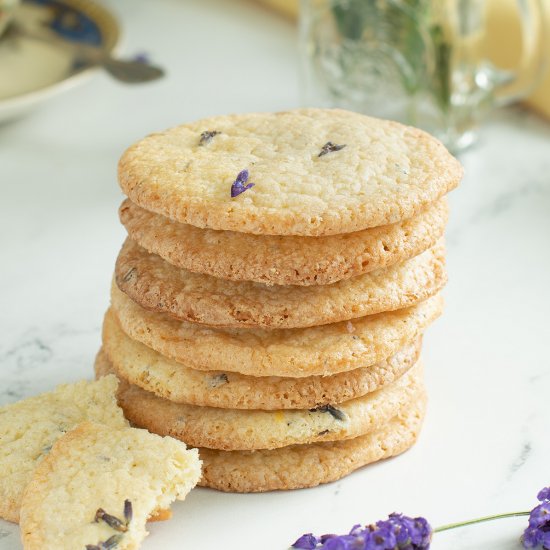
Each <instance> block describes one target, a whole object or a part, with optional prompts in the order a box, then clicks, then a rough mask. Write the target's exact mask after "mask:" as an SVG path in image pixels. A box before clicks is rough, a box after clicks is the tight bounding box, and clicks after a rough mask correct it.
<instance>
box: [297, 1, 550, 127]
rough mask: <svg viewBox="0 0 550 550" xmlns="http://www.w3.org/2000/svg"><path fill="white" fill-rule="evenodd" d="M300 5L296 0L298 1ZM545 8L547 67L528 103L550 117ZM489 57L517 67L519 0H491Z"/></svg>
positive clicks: (549, 21) (548, 5)
mask: <svg viewBox="0 0 550 550" xmlns="http://www.w3.org/2000/svg"><path fill="white" fill-rule="evenodd" d="M295 3H296V5H297V2H295ZM543 3H544V7H545V9H546V13H545V17H546V29H547V35H546V56H547V66H546V70H545V74H544V76H543V78H542V81H541V82H540V83H539V84H538V85H537V87H536V88H535V90H534V91H533V93H532V94H531V95H530V96H529V98H528V99H526V100H525V102H526V103H527V104H528V105H529V106H531V107H533V108H534V109H536V110H537V111H539V112H541V113H543V114H545V115H546V116H548V117H550V36H549V35H548V32H549V31H548V29H550V0H543ZM487 34H488V40H487V41H486V52H485V54H486V55H487V57H488V58H489V59H490V60H491V61H492V62H493V63H494V64H495V65H496V66H497V67H503V68H506V69H515V68H517V66H518V63H519V61H520V52H521V48H522V43H521V27H520V23H519V18H518V9H517V2H516V0H491V1H490V2H489V6H488V12H487Z"/></svg>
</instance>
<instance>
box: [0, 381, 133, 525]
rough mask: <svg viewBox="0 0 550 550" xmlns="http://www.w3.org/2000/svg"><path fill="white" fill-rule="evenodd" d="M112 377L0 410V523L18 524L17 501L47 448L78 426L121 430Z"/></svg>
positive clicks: (61, 388) (59, 389) (60, 388)
mask: <svg viewBox="0 0 550 550" xmlns="http://www.w3.org/2000/svg"><path fill="white" fill-rule="evenodd" d="M117 385H118V382H117V379H116V377H115V376H107V377H105V378H102V379H101V380H98V381H97V382H88V381H82V382H76V383H75V384H65V385H63V386H58V387H57V388H56V389H55V390H53V391H51V392H48V393H43V394H41V395H37V396H35V397H30V398H28V399H24V400H22V401H18V402H16V403H12V404H10V405H5V406H3V407H0V470H1V472H2V475H1V476H0V517H2V518H4V519H7V520H8V521H13V522H17V521H19V509H20V506H21V496H22V494H23V490H24V488H25V486H26V485H27V483H28V482H29V480H30V478H31V476H32V472H33V471H34V469H35V468H36V465H37V464H38V463H39V462H40V461H41V460H42V459H43V457H44V456H46V455H47V454H48V452H49V450H50V448H51V446H52V445H53V443H54V442H55V441H56V440H57V439H58V438H59V437H61V436H62V435H63V434H64V433H65V432H67V431H68V430H71V429H72V428H74V427H75V426H76V425H77V424H79V423H80V422H83V421H84V420H93V421H95V422H101V423H103V424H106V425H107V426H109V427H111V428H113V429H114V428H121V427H123V426H126V425H127V422H126V420H125V419H124V416H123V414H122V410H121V409H120V408H119V407H118V406H117V403H116V397H115V392H116V389H117Z"/></svg>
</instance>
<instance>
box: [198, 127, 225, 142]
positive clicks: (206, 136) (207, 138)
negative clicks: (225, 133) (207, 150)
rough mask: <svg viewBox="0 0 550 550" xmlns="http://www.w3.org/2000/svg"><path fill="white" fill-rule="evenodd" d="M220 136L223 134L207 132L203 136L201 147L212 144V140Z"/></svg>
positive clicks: (214, 131) (213, 131)
mask: <svg viewBox="0 0 550 550" xmlns="http://www.w3.org/2000/svg"><path fill="white" fill-rule="evenodd" d="M218 134H221V132H218V130H206V131H204V132H203V133H202V134H201V138H200V140H199V146H202V145H206V144H207V143H210V142H211V141H212V138H213V137H214V136H217V135H218Z"/></svg>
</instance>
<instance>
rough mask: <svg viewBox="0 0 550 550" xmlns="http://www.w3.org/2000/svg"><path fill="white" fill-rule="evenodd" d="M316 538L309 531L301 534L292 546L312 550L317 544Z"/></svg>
mask: <svg viewBox="0 0 550 550" xmlns="http://www.w3.org/2000/svg"><path fill="white" fill-rule="evenodd" d="M317 542H318V539H317V537H315V536H313V535H312V534H311V533H306V534H305V535H302V536H301V537H300V538H299V539H298V540H297V541H296V542H295V543H294V544H293V545H292V548H301V549H302V550H313V549H314V548H315V547H316V546H317Z"/></svg>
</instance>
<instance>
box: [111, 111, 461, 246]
mask: <svg viewBox="0 0 550 550" xmlns="http://www.w3.org/2000/svg"><path fill="white" fill-rule="evenodd" d="M244 170H246V171H247V174H243V171H244ZM461 176H462V168H461V166H460V164H459V163H458V161H457V160H456V159H454V158H453V157H452V156H451V155H450V154H449V153H448V152H447V150H446V149H445V147H444V146H443V145H442V144H441V143H440V142H438V141H437V140H436V139H434V138H433V137H431V136H429V135H428V134H426V133H425V132H422V131H421V130H418V129H416V128H412V127H408V126H403V125H401V124H398V123H396V122H391V121H385V120H379V119H374V118H370V117H367V116H365V115H360V114H357V113H352V112H348V111H343V110H328V109H299V110H294V111H287V112H282V113H256V114H245V115H230V116H218V117H212V118H209V119H204V120H199V121H197V122H193V123H191V124H185V125H182V126H178V127H176V128H172V129H170V130H167V131H165V132H160V133H156V134H152V135H150V136H148V137H146V138H145V139H143V140H141V141H140V142H138V143H136V144H135V145H133V146H132V147H130V148H129V149H128V150H127V151H126V152H125V153H124V155H123V156H122V158H121V160H120V163H119V182H120V185H121V187H122V190H123V191H124V192H125V193H126V194H127V195H128V196H129V197H130V198H131V199H132V201H134V202H135V203H136V204H138V205H140V206H142V207H143V208H145V209H147V210H151V211H153V212H157V213H158V214H162V215H165V216H167V217H169V218H171V219H173V220H177V221H180V222H184V223H188V224H191V225H195V226H197V227H203V228H211V229H223V230H231V231H239V232H245V233H255V234H267V235H312V236H318V235H332V234H339V233H347V232H351V231H358V230H362V229H366V228H369V227H376V226H379V225H384V224H389V223H394V222H397V221H399V220H403V219H407V218H410V217H412V216H414V215H415V214H416V213H417V212H419V211H420V210H421V209H422V208H424V207H425V206H426V205H427V204H428V203H431V202H433V201H435V200H437V199H438V198H440V197H441V196H443V195H444V194H445V193H447V192H448V191H450V190H451V189H453V188H454V187H455V186H456V185H457V184H458V182H459V180H460V178H461ZM251 183H254V186H252V187H249V188H247V189H246V190H245V188H246V187H248V186H249V185H250V184H251ZM235 190H237V191H240V193H239V194H236V193H235ZM232 191H233V192H232ZM232 195H236V196H232Z"/></svg>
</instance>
